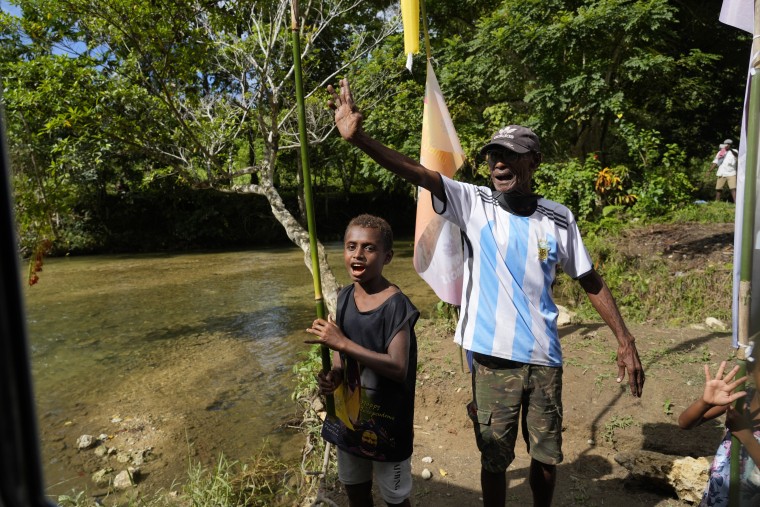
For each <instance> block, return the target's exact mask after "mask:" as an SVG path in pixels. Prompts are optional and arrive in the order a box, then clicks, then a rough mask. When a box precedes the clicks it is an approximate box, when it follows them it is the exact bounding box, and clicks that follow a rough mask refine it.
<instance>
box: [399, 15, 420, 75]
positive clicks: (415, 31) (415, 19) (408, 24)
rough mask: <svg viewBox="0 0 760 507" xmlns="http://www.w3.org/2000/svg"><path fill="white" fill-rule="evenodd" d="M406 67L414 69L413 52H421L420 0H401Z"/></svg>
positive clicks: (410, 69)
mask: <svg viewBox="0 0 760 507" xmlns="http://www.w3.org/2000/svg"><path fill="white" fill-rule="evenodd" d="M401 22H402V23H403V25H404V53H405V54H406V68H407V69H409V72H411V71H412V54H415V53H419V52H420V0H401Z"/></svg>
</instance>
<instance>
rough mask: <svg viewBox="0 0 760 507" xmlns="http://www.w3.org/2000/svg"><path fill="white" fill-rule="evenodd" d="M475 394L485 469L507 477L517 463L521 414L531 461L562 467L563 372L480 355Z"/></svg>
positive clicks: (472, 410)
mask: <svg viewBox="0 0 760 507" xmlns="http://www.w3.org/2000/svg"><path fill="white" fill-rule="evenodd" d="M472 393H473V400H474V401H472V402H471V403H470V404H469V405H468V406H467V410H468V414H469V416H470V418H471V419H472V421H473V423H474V425H475V438H476V440H477V443H478V449H480V454H481V465H482V466H483V468H484V469H485V470H487V471H489V472H493V473H500V472H503V471H505V470H506V469H507V467H508V466H509V465H510V464H511V463H512V461H513V460H514V459H515V442H516V440H517V425H518V416H519V415H520V412H521V410H520V409H522V417H520V418H519V419H520V424H521V425H522V434H523V438H524V439H525V443H526V445H527V446H528V452H529V453H530V455H531V457H532V458H533V459H535V460H537V461H540V462H541V463H546V464H549V465H556V464H558V463H561V462H562V368H553V367H550V366H538V365H531V364H525V363H518V362H515V361H510V360H507V359H500V358H497V357H492V356H485V355H481V354H475V355H474V357H473V368H472Z"/></svg>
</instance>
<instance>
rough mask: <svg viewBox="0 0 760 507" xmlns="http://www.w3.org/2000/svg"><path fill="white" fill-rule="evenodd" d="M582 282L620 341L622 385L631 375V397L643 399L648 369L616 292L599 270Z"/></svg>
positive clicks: (589, 296)
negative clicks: (613, 294) (640, 356)
mask: <svg viewBox="0 0 760 507" xmlns="http://www.w3.org/2000/svg"><path fill="white" fill-rule="evenodd" d="M578 282H579V283H580V284H581V287H583V290H584V291H585V292H586V295H587V296H588V298H589V300H590V301H591V304H592V305H593V306H594V309H595V310H596V311H597V312H598V313H599V315H600V316H601V317H602V319H603V320H604V322H605V323H606V324H607V325H608V326H609V328H610V329H611V330H612V332H613V333H614V334H615V338H616V339H617V341H618V350H617V364H618V376H617V381H618V382H622V381H623V379H624V378H625V374H626V372H627V373H628V385H629V386H630V388H631V394H633V395H634V396H638V397H641V393H642V391H643V390H644V367H643V366H641V360H640V359H639V351H638V350H637V349H636V341H635V340H634V338H633V335H632V334H631V333H630V332H629V331H628V328H627V327H626V325H625V322H624V321H623V317H622V315H620V310H618V307H617V304H616V303H615V298H614V297H613V296H612V292H610V289H609V287H607V284H606V283H604V280H603V279H602V277H601V276H600V275H599V273H597V272H596V270H591V272H590V273H588V274H586V275H585V276H583V277H582V278H579V279H578Z"/></svg>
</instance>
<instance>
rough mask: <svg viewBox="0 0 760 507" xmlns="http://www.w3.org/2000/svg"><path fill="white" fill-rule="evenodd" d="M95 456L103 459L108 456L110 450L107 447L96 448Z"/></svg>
mask: <svg viewBox="0 0 760 507" xmlns="http://www.w3.org/2000/svg"><path fill="white" fill-rule="evenodd" d="M94 452H95V456H97V457H98V458H102V457H103V456H105V455H107V454H108V448H107V447H106V446H105V445H99V446H97V447H96V448H95V451H94Z"/></svg>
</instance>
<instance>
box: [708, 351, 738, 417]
mask: <svg viewBox="0 0 760 507" xmlns="http://www.w3.org/2000/svg"><path fill="white" fill-rule="evenodd" d="M725 369H726V362H725V361H722V362H721V363H720V366H719V367H718V371H717V372H716V373H715V378H712V377H711V376H710V367H709V366H708V365H705V392H704V394H703V395H702V399H703V400H704V402H705V403H707V404H709V405H713V406H725V405H728V404H730V403H733V402H734V401H736V400H738V399H739V398H741V397H742V396H745V395H746V394H747V392H746V391H739V392H738V393H734V392H733V390H734V389H736V388H737V387H739V385H741V384H742V382H744V381H745V380H747V377H746V376H744V377H742V378H740V379H737V380H734V381H733V382H732V381H731V380H732V379H733V378H734V377H735V376H736V374H737V373H738V372H739V366H734V367H733V368H732V369H731V371H729V372H728V373H726V375H725V377H724V376H723V371H724V370H725Z"/></svg>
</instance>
